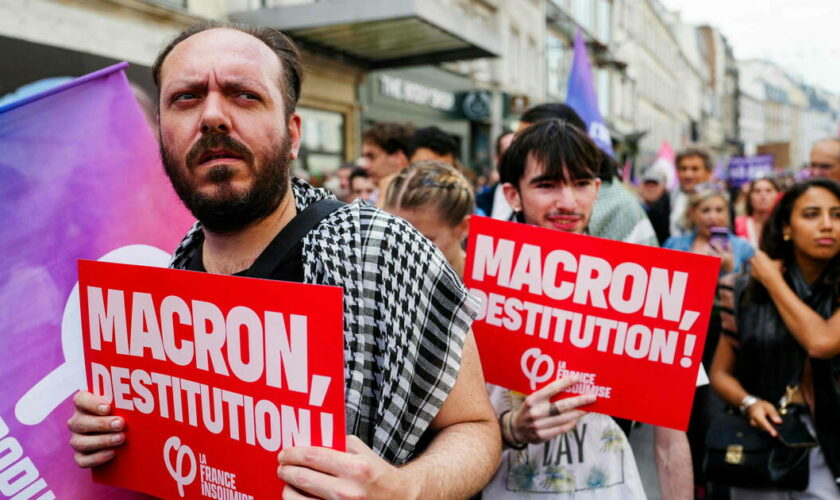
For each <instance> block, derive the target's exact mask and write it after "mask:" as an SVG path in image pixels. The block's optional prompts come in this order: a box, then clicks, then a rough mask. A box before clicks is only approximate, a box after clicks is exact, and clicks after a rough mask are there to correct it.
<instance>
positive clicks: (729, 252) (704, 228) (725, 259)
mask: <svg viewBox="0 0 840 500" xmlns="http://www.w3.org/2000/svg"><path fill="white" fill-rule="evenodd" d="M685 225H686V227H688V228H689V229H691V232H689V233H686V234H684V235H681V236H672V237H670V238H668V239H667V240H666V241H665V244H664V245H662V246H663V247H664V248H670V249H672V250H682V251H684V252H692V253H699V254H705V255H711V256H713V257H720V259H721V263H720V274H721V275H724V274H727V273H731V272H738V271H740V270H741V267H742V265H743V264H744V262H746V261H747V259H749V258H750V257H752V256H753V249H752V247H750V244H749V242H747V240H745V239H743V238H740V237H738V236H734V235H732V234H731V233H730V232H729V229H728V225H729V197H728V196H727V194H726V192H725V191H723V190H721V189H718V188H717V187H716V186H714V185H713V184H703V185H700V186H697V189H696V190H695V191H694V193H693V194H692V195H691V196H690V197H689V199H688V206H687V207H686V211H685Z"/></svg>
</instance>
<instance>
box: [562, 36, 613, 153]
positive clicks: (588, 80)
mask: <svg viewBox="0 0 840 500" xmlns="http://www.w3.org/2000/svg"><path fill="white" fill-rule="evenodd" d="M566 104H567V105H569V106H571V107H572V109H574V110H575V111H577V114H579V115H580V117H581V118H583V121H584V123H586V129H587V131H588V133H589V137H591V138H592V140H593V141H595V144H597V145H598V147H599V148H601V149H602V150H603V151H606V152H607V153H608V154H609V155H610V156H615V153H614V152H613V148H612V141H611V140H610V131H609V129H607V124H606V123H605V122H604V117H602V116H601V112H600V111H599V110H598V98H597V96H596V95H595V82H594V81H593V79H592V66H591V65H590V64H589V56H588V55H587V53H586V45H585V44H584V43H583V35H582V34H581V32H580V29H578V30H577V33H576V34H575V55H574V59H573V61H572V70H571V71H570V72H569V86H568V87H567V90H566Z"/></svg>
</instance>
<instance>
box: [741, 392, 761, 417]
mask: <svg viewBox="0 0 840 500" xmlns="http://www.w3.org/2000/svg"><path fill="white" fill-rule="evenodd" d="M759 401H761V400H760V399H758V398H757V397H755V396H753V395H752V394H747V395H746V396H744V399H742V400H741V407H740V410H741V415H746V414H747V410H749V409H750V406H752V405H754V404H756V403H758V402H759Z"/></svg>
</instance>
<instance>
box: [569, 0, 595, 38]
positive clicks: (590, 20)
mask: <svg viewBox="0 0 840 500" xmlns="http://www.w3.org/2000/svg"><path fill="white" fill-rule="evenodd" d="M572 17H574V19H575V21H577V22H578V23H580V24H581V26H583V27H584V28H585V29H586V30H587V31H590V32H594V31H595V2H594V1H592V0H572Z"/></svg>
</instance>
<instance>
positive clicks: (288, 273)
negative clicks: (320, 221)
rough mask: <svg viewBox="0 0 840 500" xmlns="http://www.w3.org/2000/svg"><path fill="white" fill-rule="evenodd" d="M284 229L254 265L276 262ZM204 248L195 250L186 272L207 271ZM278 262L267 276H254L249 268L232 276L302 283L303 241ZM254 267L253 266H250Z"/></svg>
mask: <svg viewBox="0 0 840 500" xmlns="http://www.w3.org/2000/svg"><path fill="white" fill-rule="evenodd" d="M287 227H288V226H287ZM284 232H285V228H284V230H283V231H280V232H279V233H277V236H275V237H274V239H273V240H271V243H269V244H268V246H267V247H266V248H265V250H263V252H262V253H261V254H260V256H259V257H257V260H256V261H254V264H257V263H260V262H266V261H268V262H271V261H272V260H276V259H277V258H278V257H279V256H277V255H276V250H277V243H278V242H279V241H281V240H282V239H283V238H284V234H283V233H284ZM203 248H204V243H203V242H202V244H201V245H200V246H199V247H198V248H196V249H195V251H194V252H193V254H192V257H191V258H190V260H189V262H187V266H186V269H187V270H188V271H200V272H202V273H206V272H207V269H205V268H204V260H203V259H202V256H201V254H202V250H203ZM279 258H280V260H279V261H278V262H277V263H276V267H274V271H273V272H271V273H270V274H269V275H268V276H256V275H255V274H254V273H253V271H252V270H251V268H248V269H245V270H244V271H240V272H238V273H236V274H234V276H245V277H248V278H267V279H272V280H278V281H292V282H295V283H303V241H298V242H297V243H296V244H295V245H294V246H293V247H292V248H291V249H290V250H289V251H288V253H286V255H285V256H283V257H279ZM252 267H254V266H252Z"/></svg>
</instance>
